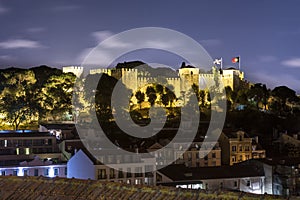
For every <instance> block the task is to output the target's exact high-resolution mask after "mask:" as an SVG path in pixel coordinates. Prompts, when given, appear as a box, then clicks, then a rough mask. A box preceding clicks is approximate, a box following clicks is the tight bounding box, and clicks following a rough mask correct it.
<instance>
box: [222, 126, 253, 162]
mask: <svg viewBox="0 0 300 200" xmlns="http://www.w3.org/2000/svg"><path fill="white" fill-rule="evenodd" d="M219 143H220V146H221V149H222V163H223V164H225V165H233V164H235V163H238V162H242V161H245V160H249V159H251V158H252V138H250V137H247V135H246V134H245V132H243V131H237V132H230V133H224V132H222V133H221V135H220V138H219Z"/></svg>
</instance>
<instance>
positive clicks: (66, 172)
mask: <svg viewBox="0 0 300 200" xmlns="http://www.w3.org/2000/svg"><path fill="white" fill-rule="evenodd" d="M67 175H68V168H67V167H65V176H67Z"/></svg>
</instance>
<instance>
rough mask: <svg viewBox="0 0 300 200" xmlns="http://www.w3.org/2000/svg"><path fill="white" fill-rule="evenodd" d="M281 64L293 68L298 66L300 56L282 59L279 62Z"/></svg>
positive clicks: (299, 64)
mask: <svg viewBox="0 0 300 200" xmlns="http://www.w3.org/2000/svg"><path fill="white" fill-rule="evenodd" d="M281 64H282V65H285V66H287V67H293V68H298V67H299V68H300V58H291V59H289V60H284V61H282V62H281Z"/></svg>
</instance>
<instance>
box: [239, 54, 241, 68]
mask: <svg viewBox="0 0 300 200" xmlns="http://www.w3.org/2000/svg"><path fill="white" fill-rule="evenodd" d="M239 70H240V71H241V56H240V55H239Z"/></svg>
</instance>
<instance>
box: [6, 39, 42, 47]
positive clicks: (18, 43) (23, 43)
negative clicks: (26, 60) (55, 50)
mask: <svg viewBox="0 0 300 200" xmlns="http://www.w3.org/2000/svg"><path fill="white" fill-rule="evenodd" d="M41 47H43V46H42V45H41V44H40V43H39V42H37V41H33V40H25V39H15V40H7V41H4V42H0V48H2V49H19V48H28V49H33V48H41Z"/></svg>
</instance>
